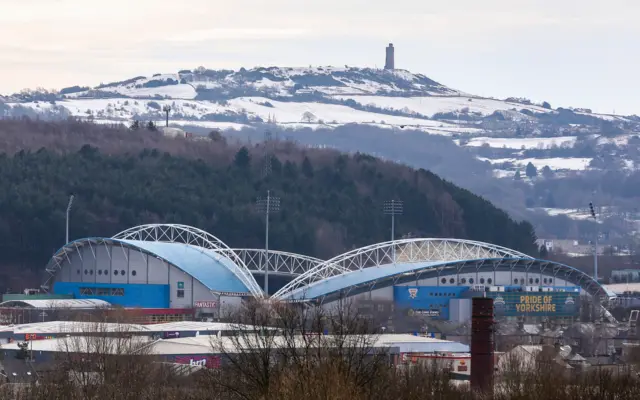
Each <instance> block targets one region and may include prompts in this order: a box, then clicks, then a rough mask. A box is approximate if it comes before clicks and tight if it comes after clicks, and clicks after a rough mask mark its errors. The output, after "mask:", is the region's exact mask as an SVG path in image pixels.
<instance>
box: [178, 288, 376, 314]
mask: <svg viewBox="0 0 640 400" xmlns="http://www.w3.org/2000/svg"><path fill="white" fill-rule="evenodd" d="M182 297H184V291H183V294H182ZM378 312H384V304H378Z"/></svg>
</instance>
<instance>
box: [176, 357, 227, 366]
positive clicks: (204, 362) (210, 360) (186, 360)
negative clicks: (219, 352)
mask: <svg viewBox="0 0 640 400" xmlns="http://www.w3.org/2000/svg"><path fill="white" fill-rule="evenodd" d="M175 362H176V364H184V365H190V366H201V367H205V368H207V369H218V368H220V357H217V356H194V357H189V356H177V357H176V358H175Z"/></svg>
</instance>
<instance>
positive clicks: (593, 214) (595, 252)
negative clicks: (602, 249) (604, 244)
mask: <svg viewBox="0 0 640 400" xmlns="http://www.w3.org/2000/svg"><path fill="white" fill-rule="evenodd" d="M589 210H590V211H591V218H593V222H595V224H596V238H595V241H594V242H593V243H594V246H593V275H594V276H593V279H594V280H595V281H596V282H598V219H597V217H596V212H595V210H594V209H593V203H589Z"/></svg>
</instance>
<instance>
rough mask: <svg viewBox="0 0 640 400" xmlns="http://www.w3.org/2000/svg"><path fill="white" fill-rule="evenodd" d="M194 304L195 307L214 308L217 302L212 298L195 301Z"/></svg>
mask: <svg viewBox="0 0 640 400" xmlns="http://www.w3.org/2000/svg"><path fill="white" fill-rule="evenodd" d="M194 305H195V307H196V308H216V307H217V306H218V302H217V301H214V300H203V301H196V302H195V303H194Z"/></svg>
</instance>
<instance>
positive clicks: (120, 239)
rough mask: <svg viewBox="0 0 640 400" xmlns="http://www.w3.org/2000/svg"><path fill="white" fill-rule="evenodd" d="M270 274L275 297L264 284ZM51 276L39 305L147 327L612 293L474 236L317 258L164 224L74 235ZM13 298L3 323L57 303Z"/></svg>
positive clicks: (553, 301)
mask: <svg viewBox="0 0 640 400" xmlns="http://www.w3.org/2000/svg"><path fill="white" fill-rule="evenodd" d="M265 268H266V269H267V270H268V276H269V281H270V285H269V287H270V288H271V289H272V291H271V292H270V293H269V294H266V293H265V292H264V291H263V290H262V288H261V287H262V286H263V285H262V282H263V281H264V276H265ZM46 271H47V276H48V278H47V279H46V281H45V282H44V284H43V285H42V292H43V293H40V294H39V295H35V296H39V297H38V298H39V299H45V298H47V295H48V296H52V297H51V298H52V299H58V300H60V299H67V300H99V301H102V302H104V303H100V304H102V305H105V304H107V305H109V306H111V307H118V308H121V309H125V310H130V311H131V312H135V313H136V315H138V316H139V322H141V323H160V322H169V321H184V320H194V319H195V320H208V319H209V320H211V319H215V318H219V317H220V316H221V315H222V313H223V311H224V310H225V309H226V308H229V309H231V308H232V307H234V306H237V305H239V304H241V302H242V301H243V299H248V298H266V297H269V298H270V299H271V300H277V301H282V302H291V303H314V304H321V305H331V304H336V302H337V301H341V300H342V299H347V298H348V299H349V300H350V301H354V302H356V303H357V302H380V303H385V302H386V303H390V304H392V307H393V308H394V309H403V310H407V313H408V314H410V315H420V316H425V317H429V318H434V319H444V320H454V321H466V320H469V319H470V308H471V298H472V297H478V296H481V297H493V298H494V300H495V308H496V315H498V316H505V317H523V316H525V317H573V316H576V315H577V314H578V311H579V301H578V300H579V298H580V296H598V298H600V299H602V300H604V301H606V300H610V299H613V298H615V296H616V295H615V293H614V292H613V291H611V290H609V289H607V288H606V287H604V286H602V285H601V284H599V283H598V282H596V281H595V280H594V279H592V277H590V276H589V275H587V274H585V273H583V272H581V271H578V270H576V269H574V268H572V267H569V266H567V265H563V264H560V263H557V262H552V261H546V260H539V259H535V258H533V257H531V256H529V255H526V254H523V253H520V252H517V251H514V250H511V249H507V248H504V247H501V246H497V245H492V244H488V243H482V242H477V241H470V240H462V239H440V238H438V239H430V238H419V239H402V240H395V241H392V242H385V243H378V244H374V245H371V246H366V247H363V248H360V249H355V250H352V251H350V252H347V253H345V254H342V255H339V256H337V257H334V258H332V259H330V260H319V259H316V258H313V257H309V256H304V255H298V254H292V253H286V252H280V251H271V250H270V251H269V252H268V254H267V253H265V251H264V250H262V249H231V248H229V247H228V246H227V245H226V244H224V243H223V242H222V241H221V240H220V239H218V238H216V237H215V236H213V235H211V234H210V233H207V232H204V231H202V230H200V229H197V228H193V227H189V226H184V225H164V224H154V225H143V226H139V227H135V228H131V229H128V230H126V231H124V232H121V233H119V234H117V235H115V236H113V237H110V238H104V237H90V238H84V239H78V240H74V241H72V242H70V243H68V244H66V245H64V246H63V247H62V248H61V249H60V250H58V251H57V252H56V253H55V255H54V256H53V257H52V258H51V260H50V261H49V262H48V264H47V266H46ZM11 296H12V297H11V298H10V299H7V300H8V301H6V302H4V303H0V321H4V323H20V322H37V321H46V320H50V319H49V318H48V317H46V316H42V315H43V312H44V313H48V311H47V310H46V309H47V308H48V309H52V308H55V307H52V305H53V303H49V304H46V306H45V305H43V304H44V303H42V304H40V303H34V301H26V300H30V299H31V298H36V297H31V296H28V295H25V296H23V298H22V299H21V298H19V296H18V297H16V295H11ZM21 300H25V301H23V302H22V303H20V301H21ZM42 301H45V300H42ZM29 308H30V309H33V310H35V311H34V312H32V313H31V314H30V315H31V316H30V319H29V320H27V319H25V317H22V319H21V320H16V318H15V315H16V310H17V309H18V310H23V311H22V312H24V310H25V309H29ZM12 313H13V314H12ZM17 314H20V313H19V312H18V313H17ZM12 315H13V316H12ZM606 315H608V316H609V317H611V316H610V314H606ZM611 318H612V317H611Z"/></svg>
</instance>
